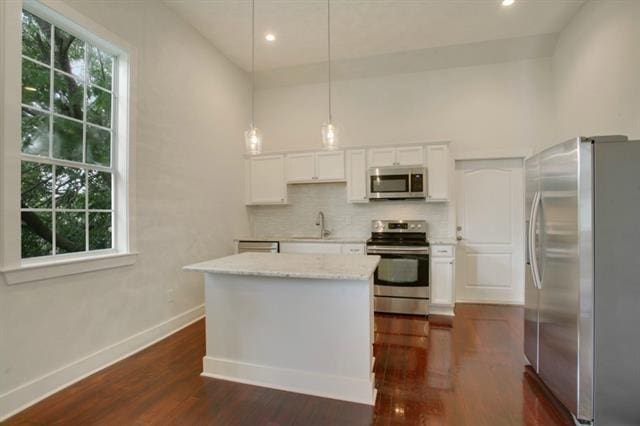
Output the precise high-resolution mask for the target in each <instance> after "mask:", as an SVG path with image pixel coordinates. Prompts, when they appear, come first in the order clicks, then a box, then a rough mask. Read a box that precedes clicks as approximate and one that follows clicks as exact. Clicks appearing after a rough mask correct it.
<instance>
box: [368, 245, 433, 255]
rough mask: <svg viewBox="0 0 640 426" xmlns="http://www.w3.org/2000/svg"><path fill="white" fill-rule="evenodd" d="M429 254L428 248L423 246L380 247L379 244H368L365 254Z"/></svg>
mask: <svg viewBox="0 0 640 426" xmlns="http://www.w3.org/2000/svg"><path fill="white" fill-rule="evenodd" d="M405 253H406V254H429V249H428V248H424V247H402V248H400V247H397V248H390V247H381V246H369V247H367V254H405Z"/></svg>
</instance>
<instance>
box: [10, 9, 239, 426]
mask: <svg viewBox="0 0 640 426" xmlns="http://www.w3.org/2000/svg"><path fill="white" fill-rule="evenodd" d="M70 4H71V5H72V6H73V7H74V8H75V9H77V10H78V11H80V12H81V13H83V14H84V15H86V16H88V17H89V18H91V19H93V20H94V21H96V22H97V23H98V24H100V25H102V26H103V27H105V28H107V29H108V30H110V31H111V32H113V33H115V34H116V35H117V36H119V37H120V38H122V39H124V40H126V41H127V42H128V43H130V44H131V45H132V46H133V48H134V49H135V55H136V60H137V63H136V69H137V78H135V79H134V81H133V88H132V90H133V94H134V97H135V99H137V104H136V105H134V108H133V111H132V113H133V116H134V121H133V122H132V127H133V131H134V133H135V147H134V149H135V158H134V159H133V160H134V169H135V176H134V180H135V188H134V191H133V195H134V198H135V204H136V206H137V213H136V214H135V218H134V219H135V225H136V226H135V228H136V236H137V250H138V251H139V253H140V254H139V256H138V261H137V263H136V264H135V265H134V266H131V267H126V268H120V269H113V270H107V271H99V272H93V273H88V274H82V275H75V276H68V277H64V278H58V279H52V280H47V281H41V282H32V283H27V284H19V285H14V286H7V285H5V284H4V283H0V299H1V300H2V303H1V304H0V307H1V308H2V309H1V310H0V328H1V329H0V336H1V337H2V340H1V341H0V352H2V357H1V358H0V361H1V362H2V365H1V366H0V367H1V368H0V419H1V418H2V417H3V415H6V414H7V413H9V412H10V411H13V410H14V409H16V408H18V407H19V406H21V405H23V404H25V403H27V402H29V401H30V400H32V399H33V398H36V397H39V396H42V395H43V394H44V393H45V392H48V391H51V390H53V389H55V388H56V387H58V386H60V385H62V384H63V383H64V382H65V381H66V380H68V379H71V378H74V377H78V376H80V375H81V374H84V373H86V372H88V371H90V370H91V369H93V368H96V367H97V366H99V365H103V364H104V363H106V362H109V361H112V360H113V359H114V358H115V357H116V356H118V355H123V354H124V353H123V351H125V352H126V350H130V349H132V348H134V347H136V346H140V345H141V344H144V343H147V342H148V341H149V339H150V338H153V337H159V333H160V334H161V333H163V332H166V331H169V330H170V329H172V328H175V327H176V326H179V325H181V324H183V323H185V322H186V321H188V320H190V319H193V318H195V317H197V316H199V315H201V314H202V313H203V312H202V308H201V305H202V303H203V287H202V282H203V279H202V276H201V274H193V273H184V272H182V271H181V267H182V266H184V265H186V264H190V263H194V262H196V261H200V260H205V259H208V258H213V257H217V256H222V255H225V254H229V253H231V252H232V250H233V242H232V240H233V238H234V236H237V235H240V234H245V233H247V232H248V226H249V225H248V223H249V222H248V217H247V213H246V210H245V208H244V206H243V199H242V189H243V183H242V179H241V178H238V179H229V176H230V175H231V176H236V177H240V176H241V170H243V159H242V154H243V136H242V135H243V131H244V129H245V127H246V125H247V123H248V117H249V114H248V112H249V108H248V106H249V104H248V100H249V90H248V87H249V86H248V80H247V76H246V75H245V73H244V72H241V71H239V69H238V68H236V67H235V66H233V65H231V64H230V63H229V61H227V60H226V59H225V58H224V57H223V56H222V55H220V54H219V53H218V52H217V51H216V50H215V49H214V48H213V47H212V46H211V45H210V44H209V43H208V42H207V41H206V40H205V39H204V38H203V37H201V36H200V35H199V34H198V33H197V32H196V31H195V30H194V29H192V28H191V27H190V26H188V25H187V24H186V23H184V22H183V21H182V20H180V19H179V18H178V17H177V16H176V15H175V14H174V13H173V12H172V11H170V10H169V9H167V8H166V7H165V6H164V5H162V4H161V3H160V2H156V1H142V2H141V1H137V2H113V1H106V0H103V1H96V2H85V1H73V2H70ZM220 182H222V183H223V185H222V186H221V185H220ZM170 289H173V290H174V296H173V298H174V301H173V302H168V297H167V290H170ZM183 314H184V315H183ZM176 316H179V317H178V318H175V317H176ZM172 318H175V320H174V321H171V322H169V323H167V324H164V325H161V324H163V323H164V322H166V321H168V320H170V319H172ZM158 325H161V326H160V327H159V328H157V329H155V330H154V331H153V332H150V333H146V334H143V335H140V336H134V335H135V334H136V333H139V332H142V331H144V330H147V329H150V328H152V327H155V326H158ZM132 336H133V339H131V340H129V341H128V342H127V343H125V344H123V345H119V346H118V345H117V346H114V347H109V346H110V345H114V344H117V343H118V342H122V341H123V339H127V338H130V337H132ZM104 349H106V352H100V351H102V350H104ZM96 352H98V353H97V354H96ZM90 355H91V356H90ZM87 356H89V358H88V359H84V360H82V361H81V362H80V363H76V361H78V360H81V359H82V358H83V357H87ZM58 369H61V370H58ZM56 370H58V371H56ZM31 381H33V382H31Z"/></svg>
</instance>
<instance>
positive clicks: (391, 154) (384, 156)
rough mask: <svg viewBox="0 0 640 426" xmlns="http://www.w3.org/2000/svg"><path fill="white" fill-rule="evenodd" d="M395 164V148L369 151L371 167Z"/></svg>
mask: <svg viewBox="0 0 640 426" xmlns="http://www.w3.org/2000/svg"><path fill="white" fill-rule="evenodd" d="M395 163H396V149H395V148H372V149H370V150H369V167H379V166H393V165H394V164H395Z"/></svg>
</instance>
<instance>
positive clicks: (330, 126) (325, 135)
mask: <svg viewBox="0 0 640 426" xmlns="http://www.w3.org/2000/svg"><path fill="white" fill-rule="evenodd" d="M338 142H339V131H338V126H336V124H335V123H332V122H331V121H327V122H326V123H324V124H323V125H322V145H323V146H324V148H325V149H328V150H332V149H337V148H338Z"/></svg>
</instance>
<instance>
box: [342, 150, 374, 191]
mask: <svg viewBox="0 0 640 426" xmlns="http://www.w3.org/2000/svg"><path fill="white" fill-rule="evenodd" d="M347 201H349V202H351V203H366V202H368V201H369V200H368V199H367V160H366V152H365V150H364V149H357V150H351V151H347Z"/></svg>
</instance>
